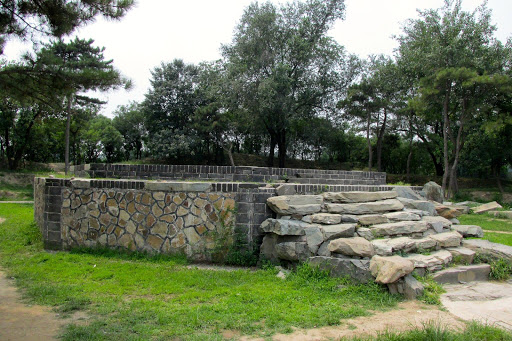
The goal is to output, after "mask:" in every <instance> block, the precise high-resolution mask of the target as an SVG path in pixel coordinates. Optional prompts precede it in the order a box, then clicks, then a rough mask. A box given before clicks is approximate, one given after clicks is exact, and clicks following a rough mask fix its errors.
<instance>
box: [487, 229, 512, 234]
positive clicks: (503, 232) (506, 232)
mask: <svg viewBox="0 0 512 341" xmlns="http://www.w3.org/2000/svg"><path fill="white" fill-rule="evenodd" d="M483 231H484V232H488V233H500V234H512V232H508V231H493V230H483Z"/></svg>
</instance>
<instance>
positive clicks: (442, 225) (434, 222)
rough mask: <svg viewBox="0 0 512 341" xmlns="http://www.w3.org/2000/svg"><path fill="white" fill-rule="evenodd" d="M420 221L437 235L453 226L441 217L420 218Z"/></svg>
mask: <svg viewBox="0 0 512 341" xmlns="http://www.w3.org/2000/svg"><path fill="white" fill-rule="evenodd" d="M421 221H425V222H426V223H427V224H428V225H430V227H431V228H433V229H434V230H435V231H436V232H437V233H441V232H443V229H449V228H450V227H452V225H453V223H452V222H451V221H449V220H448V219H446V218H443V217H432V216H425V217H422V218H421Z"/></svg>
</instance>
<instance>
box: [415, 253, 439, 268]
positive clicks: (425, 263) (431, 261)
mask: <svg viewBox="0 0 512 341" xmlns="http://www.w3.org/2000/svg"><path fill="white" fill-rule="evenodd" d="M407 259H408V260H410V261H412V262H413V264H414V267H415V268H424V269H428V270H429V271H434V270H438V269H441V268H442V267H443V265H444V261H443V260H441V259H439V258H438V257H436V256H433V255H421V254H410V255H409V256H408V257H407Z"/></svg>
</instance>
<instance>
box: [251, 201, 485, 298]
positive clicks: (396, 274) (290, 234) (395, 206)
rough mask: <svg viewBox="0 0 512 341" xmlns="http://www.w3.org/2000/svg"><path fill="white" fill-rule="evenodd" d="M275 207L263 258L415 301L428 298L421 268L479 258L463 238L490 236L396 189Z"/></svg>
mask: <svg viewBox="0 0 512 341" xmlns="http://www.w3.org/2000/svg"><path fill="white" fill-rule="evenodd" d="M420 199H421V198H420ZM267 204H268V206H269V207H270V208H271V209H272V210H273V211H274V212H275V213H276V219H267V220H266V221H264V222H263V224H262V225H261V230H262V232H264V233H265V236H264V238H263V243H262V245H261V249H260V255H261V257H262V258H263V259H267V260H270V261H272V262H274V263H280V264H283V265H289V264H293V263H296V262H306V261H307V262H309V263H311V264H313V265H315V266H318V267H320V268H322V269H328V270H330V271H331V274H332V275H334V276H348V277H351V278H352V279H354V280H356V281H359V282H368V281H373V280H375V281H376V282H378V283H381V284H387V285H388V287H389V289H390V290H391V291H392V292H400V293H404V294H405V295H406V296H407V297H410V298H412V297H415V296H416V295H418V294H419V293H421V290H420V287H421V284H420V283H418V282H417V281H416V280H415V279H414V277H412V276H411V273H412V272H413V271H416V272H417V273H418V274H420V275H423V274H425V273H426V272H427V271H436V270H441V269H443V268H444V267H445V266H446V265H447V264H448V263H450V262H451V261H452V259H453V257H458V258H459V259H460V258H463V259H465V260H470V259H471V260H472V257H473V256H474V251H471V250H468V249H465V248H462V247H461V243H462V239H463V237H466V236H471V237H481V236H482V229H481V228H480V227H478V226H464V225H457V226H454V224H453V223H452V221H450V220H449V219H447V218H444V217H442V216H440V215H438V211H439V210H440V209H439V206H440V205H441V204H439V203H437V202H433V201H428V200H425V199H421V200H417V199H411V198H402V197H399V196H398V193H397V192H396V191H383V192H339V193H323V194H320V195H281V196H276V197H272V198H269V199H268V201H267ZM454 211H456V212H459V210H457V209H454Z"/></svg>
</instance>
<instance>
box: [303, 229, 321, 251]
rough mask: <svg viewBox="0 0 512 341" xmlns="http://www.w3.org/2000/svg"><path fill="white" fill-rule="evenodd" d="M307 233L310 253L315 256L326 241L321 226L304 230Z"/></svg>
mask: <svg viewBox="0 0 512 341" xmlns="http://www.w3.org/2000/svg"><path fill="white" fill-rule="evenodd" d="M304 231H305V232H306V242H307V244H308V248H309V251H310V252H311V253H312V254H315V253H316V252H317V251H318V248H319V247H320V244H322V243H323V242H324V240H325V237H324V233H323V231H322V230H321V229H320V227H319V226H309V227H307V228H305V229H304Z"/></svg>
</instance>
